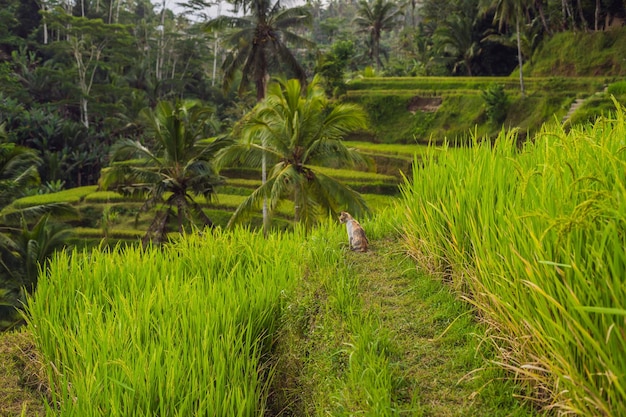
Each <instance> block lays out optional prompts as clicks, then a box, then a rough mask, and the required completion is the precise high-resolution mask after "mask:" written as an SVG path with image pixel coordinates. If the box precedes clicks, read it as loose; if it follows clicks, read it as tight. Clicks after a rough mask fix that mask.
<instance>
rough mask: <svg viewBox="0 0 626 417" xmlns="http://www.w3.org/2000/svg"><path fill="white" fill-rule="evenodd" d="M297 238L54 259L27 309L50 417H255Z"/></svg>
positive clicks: (229, 236) (295, 273)
mask: <svg viewBox="0 0 626 417" xmlns="http://www.w3.org/2000/svg"><path fill="white" fill-rule="evenodd" d="M299 240H300V239H299V238H298V237H297V236H294V235H290V236H286V235H278V234H275V235H272V236H270V237H269V238H266V239H264V238H263V237H262V236H261V235H259V234H253V233H250V232H249V231H247V230H243V229H240V230H237V231H233V232H229V233H220V232H215V233H205V234H204V235H203V236H199V235H190V236H187V237H186V238H185V239H181V240H177V241H175V242H173V243H171V244H169V245H167V246H165V247H164V248H161V249H157V248H154V249H148V250H147V251H143V250H141V249H139V248H134V247H125V248H123V249H113V250H107V249H102V250H99V249H94V250H92V251H91V252H90V253H87V252H73V253H71V254H63V253H62V254H59V256H58V257H57V258H56V259H55V261H54V262H52V264H51V265H50V270H49V277H47V278H45V277H42V278H40V281H39V285H38V288H37V291H36V293H35V295H34V297H33V298H32V299H31V300H29V306H28V311H29V319H28V321H29V328H30V329H31V330H32V332H33V333H34V335H35V340H36V343H37V346H38V348H39V349H40V350H41V352H42V354H43V356H44V358H45V363H47V364H50V365H49V367H48V378H49V383H50V385H51V386H52V387H53V395H52V401H53V402H52V404H55V405H54V406H53V407H52V409H54V414H55V415H61V416H81V417H83V416H101V415H129V413H130V414H132V415H181V416H182V415H212V416H234V415H238V416H259V415H262V414H263V410H264V407H265V406H264V403H265V396H266V393H267V383H268V381H269V380H270V378H271V375H272V371H271V368H269V367H267V366H266V364H265V360H266V355H267V353H268V352H269V350H270V348H271V346H272V338H273V335H274V333H275V331H276V328H277V326H278V325H279V323H280V317H281V316H282V311H283V309H284V307H285V304H286V301H287V299H288V295H289V294H290V292H291V289H292V288H293V286H294V285H295V284H296V283H297V282H298V277H299V276H300V268H301V266H302V265H301V264H299V263H297V262H294V260H295V259H301V258H302V250H303V249H304V246H303V245H300V244H297V243H296V242H298V241H299ZM294 243H296V244H294Z"/></svg>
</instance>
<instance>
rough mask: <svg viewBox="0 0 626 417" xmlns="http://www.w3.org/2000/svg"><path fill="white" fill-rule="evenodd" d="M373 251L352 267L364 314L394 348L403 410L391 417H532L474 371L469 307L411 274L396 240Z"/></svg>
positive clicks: (476, 360) (477, 360) (490, 377)
mask: <svg viewBox="0 0 626 417" xmlns="http://www.w3.org/2000/svg"><path fill="white" fill-rule="evenodd" d="M373 249H374V250H373V251H372V252H370V253H368V254H367V256H359V257H358V261H356V262H355V263H354V268H355V270H356V273H357V274H359V275H360V276H361V280H360V297H361V299H362V306H363V308H364V309H365V310H367V313H366V314H373V315H375V316H376V317H378V319H379V320H380V323H381V326H383V327H385V328H386V329H387V330H388V331H390V332H391V333H392V335H393V342H394V344H395V345H396V355H395V358H394V359H395V364H396V365H397V367H398V374H399V375H400V377H401V379H402V383H401V384H400V386H399V389H398V393H397V399H396V401H397V405H398V409H399V410H406V412H404V413H403V412H402V411H400V412H399V414H398V415H415V416H438V417H444V416H500V415H502V416H513V415H515V416H525V415H532V411H531V410H529V409H528V408H525V407H523V406H522V405H521V404H519V403H518V402H517V401H516V400H515V399H514V397H513V395H514V392H513V390H514V388H515V387H514V386H513V384H507V383H505V382H504V381H502V380H500V376H501V375H499V374H498V371H496V370H495V369H494V370H488V371H485V372H482V373H481V372H474V370H476V369H477V368H480V367H482V366H484V365H485V360H484V358H482V357H481V355H480V354H479V353H478V350H477V347H478V345H479V344H480V341H481V340H480V335H481V334H482V333H483V331H484V330H483V329H482V328H481V326H480V325H479V324H478V323H477V322H476V320H475V318H474V315H473V314H472V311H471V310H470V308H469V306H468V305H467V304H466V303H464V302H462V301H459V300H458V297H457V296H455V294H453V293H452V291H451V289H450V288H449V286H447V285H446V284H443V283H442V282H441V281H440V280H438V279H436V278H433V277H428V276H425V275H422V274H420V273H418V271H417V269H416V267H415V263H414V261H413V260H412V259H409V258H408V256H407V255H406V254H405V252H404V250H403V248H402V245H401V243H400V242H399V241H398V240H397V239H385V240H382V241H378V242H375V244H374V245H373ZM350 256H354V257H356V256H358V255H356V254H350Z"/></svg>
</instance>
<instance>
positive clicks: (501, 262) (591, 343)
mask: <svg viewBox="0 0 626 417" xmlns="http://www.w3.org/2000/svg"><path fill="white" fill-rule="evenodd" d="M616 105H617V103H616ZM617 107H618V111H616V112H615V113H614V114H613V115H612V116H609V117H605V118H601V119H599V120H598V121H597V122H596V123H595V124H593V125H592V124H588V125H583V126H575V127H572V129H571V130H570V131H565V130H563V127H562V126H559V125H551V126H547V127H545V126H544V128H543V129H542V131H541V132H540V133H538V134H537V135H536V136H535V137H534V140H532V141H528V142H526V143H525V144H524V145H523V147H522V148H518V146H517V144H516V143H517V141H516V135H515V132H502V133H501V134H500V136H499V137H498V139H497V140H496V142H495V143H493V144H491V143H488V142H486V141H480V140H474V143H473V144H472V145H471V146H467V147H465V148H463V149H454V150H453V149H449V148H445V147H444V148H443V149H431V151H430V152H429V153H426V154H424V153H423V154H422V162H423V164H424V165H423V167H422V168H421V169H416V170H415V172H414V175H413V177H412V181H411V183H410V184H407V185H406V186H405V187H404V189H403V197H404V204H405V206H406V210H405V213H406V223H405V227H404V231H403V232H404V235H405V241H406V245H407V247H408V248H409V250H410V252H411V253H412V255H413V257H414V258H415V259H416V261H417V262H418V264H419V266H420V268H422V269H424V270H427V271H430V272H431V273H434V274H440V275H441V276H442V278H443V279H446V280H449V281H451V282H453V284H454V285H455V287H456V288H457V289H458V290H459V291H460V293H461V294H462V296H463V297H465V298H466V299H467V300H468V301H469V302H470V303H472V304H473V305H475V307H476V308H477V311H478V313H479V315H480V317H481V318H482V319H483V320H484V321H485V322H487V323H488V324H489V325H490V326H491V327H492V329H493V330H492V332H491V336H490V337H488V338H486V340H485V343H490V344H493V345H494V346H495V347H496V348H497V349H498V350H499V351H500V352H501V355H500V356H501V357H500V358H499V359H497V360H496V361H495V362H496V363H497V364H498V365H499V366H501V367H503V368H505V369H507V370H508V371H510V372H511V375H513V376H514V377H515V378H517V379H518V380H519V381H520V382H521V383H523V384H524V385H525V386H526V389H527V391H528V396H529V397H532V398H533V399H534V400H535V401H536V402H537V403H538V404H539V405H540V406H542V407H544V409H552V410H553V411H557V412H559V413H567V414H574V415H582V416H591V415H603V416H620V415H624V408H623V407H624V404H626V355H624V346H626V321H625V318H626V284H625V282H626V281H625V275H624V272H625V271H626V152H624V149H625V145H626V139H625V138H626V128H625V124H624V115H625V113H624V109H623V108H621V106H619V105H617Z"/></svg>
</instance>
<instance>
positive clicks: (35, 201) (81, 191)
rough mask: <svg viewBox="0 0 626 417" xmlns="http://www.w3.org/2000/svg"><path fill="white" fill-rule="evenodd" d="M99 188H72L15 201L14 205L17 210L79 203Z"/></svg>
mask: <svg viewBox="0 0 626 417" xmlns="http://www.w3.org/2000/svg"><path fill="white" fill-rule="evenodd" d="M97 188H98V187H97V186H96V185H91V186H86V187H77V188H71V189H68V190H63V191H59V192H58V193H51V194H37V195H32V196H28V197H23V198H20V199H18V200H15V201H14V202H13V205H14V206H15V207H17V208H26V207H32V206H38V205H42V204H52V203H78V202H80V201H82V200H83V199H85V197H86V196H87V195H89V194H92V193H93V192H95V191H96V189H97Z"/></svg>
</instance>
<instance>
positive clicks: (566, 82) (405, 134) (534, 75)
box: [344, 28, 626, 144]
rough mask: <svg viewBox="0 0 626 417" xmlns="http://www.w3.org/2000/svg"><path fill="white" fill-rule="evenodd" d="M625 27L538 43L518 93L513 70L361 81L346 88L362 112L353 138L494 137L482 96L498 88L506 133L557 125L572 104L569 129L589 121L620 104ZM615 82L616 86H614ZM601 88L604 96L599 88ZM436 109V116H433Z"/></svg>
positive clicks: (624, 98) (624, 92) (624, 91)
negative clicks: (362, 123) (365, 120)
mask: <svg viewBox="0 0 626 417" xmlns="http://www.w3.org/2000/svg"><path fill="white" fill-rule="evenodd" d="M625 45H626V28H616V29H613V30H610V31H606V32H602V31H600V32H566V33H559V34H556V35H555V36H553V37H551V38H549V39H546V41H545V42H544V43H542V45H541V47H540V48H539V49H538V50H537V51H535V53H534V55H533V57H532V59H530V60H527V62H526V64H525V65H524V74H525V79H524V81H525V87H526V96H525V97H522V95H521V93H520V86H519V78H518V72H517V71H513V73H511V75H510V76H509V77H473V78H470V77H411V78H409V77H397V78H362V79H356V80H352V81H351V82H350V83H349V84H348V91H347V94H346V97H345V98H344V99H345V100H348V101H352V102H357V103H360V104H362V105H363V106H364V107H365V108H366V109H367V111H368V113H369V115H370V118H371V121H372V124H371V131H370V132H364V133H363V134H360V135H358V136H357V138H358V139H359V140H367V141H376V142H384V143H409V144H410V143H422V144H423V143H429V142H431V141H435V142H439V143H442V142H443V140H444V139H446V138H447V139H448V140H449V141H455V140H459V141H461V142H462V141H468V140H470V139H471V137H472V135H474V136H478V137H482V136H489V137H495V136H497V134H498V132H499V130H500V127H501V126H500V124H498V125H494V124H492V123H490V121H489V120H488V117H487V113H486V104H485V100H484V99H483V98H482V96H481V95H482V92H483V91H485V90H486V89H488V88H489V86H490V85H494V84H499V85H502V86H503V87H504V91H505V92H506V95H507V97H508V104H507V105H506V107H507V112H506V118H505V119H504V122H503V125H504V127H506V128H519V129H520V133H521V134H522V135H526V133H527V132H528V134H529V135H530V136H531V137H532V136H533V135H534V134H535V133H536V132H538V131H539V129H540V127H541V125H542V124H543V123H546V122H551V121H552V120H554V118H555V117H556V118H557V119H558V120H561V119H562V118H563V117H564V116H565V115H566V113H567V112H568V110H569V108H570V106H571V104H572V103H573V102H574V100H575V99H585V103H584V104H583V106H582V107H581V108H580V109H578V110H577V111H576V112H575V113H574V114H573V115H572V118H571V122H572V124H576V123H585V122H588V121H593V120H594V119H595V118H597V117H598V116H599V115H601V114H606V113H607V112H608V111H610V110H611V109H613V104H612V101H611V95H614V96H616V97H617V98H618V100H620V101H621V102H622V103H626V87H624V82H623V81H621V82H620V80H623V76H624V74H626V62H625V61H624V59H623V57H624V56H626V46H625ZM615 84H616V85H615ZM605 89H608V91H605ZM435 110H436V111H435Z"/></svg>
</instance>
